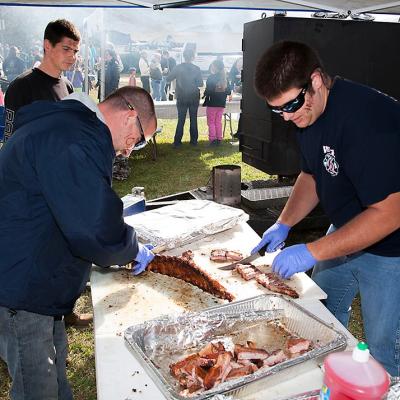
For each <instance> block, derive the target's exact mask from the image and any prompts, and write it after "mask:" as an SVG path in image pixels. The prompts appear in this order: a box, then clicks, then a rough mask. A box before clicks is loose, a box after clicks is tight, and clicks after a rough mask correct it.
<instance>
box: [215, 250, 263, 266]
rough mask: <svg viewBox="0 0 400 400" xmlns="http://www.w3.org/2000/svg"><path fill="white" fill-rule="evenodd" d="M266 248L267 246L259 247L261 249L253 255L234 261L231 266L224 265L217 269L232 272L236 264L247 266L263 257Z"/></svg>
mask: <svg viewBox="0 0 400 400" xmlns="http://www.w3.org/2000/svg"><path fill="white" fill-rule="evenodd" d="M266 248H267V245H265V246H264V247H261V249H260V250H259V251H258V252H257V253H254V254H250V255H249V256H248V257H245V258H242V259H241V260H239V261H235V262H233V263H232V264H228V265H224V266H223V267H218V269H220V270H222V271H232V270H234V269H235V268H236V265H237V264H249V263H250V262H251V261H254V260H256V259H257V258H260V257H263V256H264V254H265V249H266Z"/></svg>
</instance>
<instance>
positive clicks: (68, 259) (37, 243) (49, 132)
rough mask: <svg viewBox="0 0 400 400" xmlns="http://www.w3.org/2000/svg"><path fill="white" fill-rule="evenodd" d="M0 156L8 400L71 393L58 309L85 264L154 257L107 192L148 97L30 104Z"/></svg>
mask: <svg viewBox="0 0 400 400" xmlns="http://www.w3.org/2000/svg"><path fill="white" fill-rule="evenodd" d="M17 124H18V125H17V126H16V130H15V134H14V135H13V136H12V137H11V138H10V139H9V140H8V141H7V143H6V144H5V145H4V147H3V149H2V151H1V154H0V253H1V257H0V276H1V284H0V357H1V358H2V359H3V360H5V362H6V363H7V366H8V369H9V372H10V375H11V378H12V381H13V383H12V387H11V393H10V394H11V398H12V399H18V400H20V399H24V400H26V399H29V400H33V399H35V400H36V399H37V400H42V399H62V400H69V399H72V394H71V389H70V387H69V384H68V381H67V378H66V374H65V360H66V355H67V354H66V353H67V352H66V348H67V342H66V335H65V327H64V322H63V315H64V314H67V313H70V312H71V310H72V308H73V306H74V303H75V300H76V299H77V298H78V297H79V295H80V293H81V292H82V291H83V289H84V287H85V284H86V282H87V280H88V277H89V272H90V266H91V264H92V263H96V264H97V265H100V266H104V267H106V266H109V265H114V264H118V265H124V264H127V263H129V262H131V261H134V260H135V261H136V262H137V264H136V266H135V268H134V273H135V274H138V273H140V272H142V271H143V270H144V269H145V268H146V266H147V264H148V263H149V262H150V261H151V260H152V258H153V257H154V255H153V253H152V252H151V251H150V250H149V249H148V248H147V247H146V246H144V245H142V244H139V243H138V241H137V238H136V234H135V231H134V229H133V228H132V227H130V226H128V225H126V224H125V223H124V220H123V218H122V202H121V200H120V199H119V197H118V196H117V194H116V193H115V192H114V191H113V190H112V188H111V179H112V163H113V159H114V157H115V156H116V154H124V155H129V154H130V152H131V151H132V150H133V149H134V148H135V147H136V148H140V147H143V146H144V145H145V144H146V141H147V140H148V139H149V138H150V137H151V136H152V134H153V132H155V130H156V127H157V121H156V117H155V112H154V105H153V101H152V99H151V97H150V95H149V94H148V93H147V92H146V91H145V90H143V89H141V88H138V87H130V86H126V87H124V88H121V89H119V90H117V91H116V92H114V93H113V94H112V95H110V96H109V97H108V98H107V99H106V100H105V101H104V102H102V103H100V104H99V105H98V106H97V105H96V104H95V103H94V102H93V101H92V100H91V99H90V98H89V97H87V96H85V95H83V94H72V95H70V96H68V97H66V98H65V99H64V100H63V101H60V102H45V101H40V102H35V103H33V104H31V105H28V106H25V107H23V108H22V109H21V110H20V111H19V114H18V120H17Z"/></svg>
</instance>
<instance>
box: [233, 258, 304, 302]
mask: <svg viewBox="0 0 400 400" xmlns="http://www.w3.org/2000/svg"><path fill="white" fill-rule="evenodd" d="M236 272H238V273H239V275H240V276H241V277H242V278H243V279H244V280H246V281H249V280H251V279H255V280H256V281H257V283H259V284H260V285H261V286H264V287H265V288H267V289H268V290H270V291H271V292H274V293H279V294H285V295H287V296H290V297H292V298H294V299H297V298H298V297H299V294H298V293H297V292H296V291H295V290H294V289H292V288H291V287H290V286H288V285H287V284H286V283H285V282H283V280H282V279H281V278H280V277H279V276H278V275H277V274H275V273H273V272H268V273H262V272H261V271H260V270H259V269H258V268H257V267H256V266H254V265H253V264H237V265H236Z"/></svg>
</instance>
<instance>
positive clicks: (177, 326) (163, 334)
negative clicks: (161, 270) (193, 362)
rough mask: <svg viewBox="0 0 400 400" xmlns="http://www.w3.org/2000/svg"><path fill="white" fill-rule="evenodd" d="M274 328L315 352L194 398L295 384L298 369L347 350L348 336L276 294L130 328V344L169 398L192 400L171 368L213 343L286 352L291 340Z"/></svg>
mask: <svg viewBox="0 0 400 400" xmlns="http://www.w3.org/2000/svg"><path fill="white" fill-rule="evenodd" d="M274 324H276V325H279V326H280V327H282V326H283V327H284V329H285V331H286V332H288V333H289V334H290V335H297V336H299V337H302V338H305V339H309V340H311V341H312V343H313V348H312V349H311V350H310V351H308V352H306V353H305V354H303V355H300V356H298V357H296V358H293V359H289V360H287V361H284V362H282V363H280V364H277V365H275V366H273V367H271V368H261V369H259V370H258V371H256V372H255V373H253V374H251V375H246V376H243V377H240V378H237V379H233V380H229V381H227V382H224V383H222V384H219V385H217V386H216V387H214V388H212V389H210V390H207V391H205V392H202V393H200V394H198V395H196V396H194V397H193V398H195V399H197V400H202V399H206V398H210V397H212V396H215V395H218V394H227V395H238V394H239V393H240V394H249V393H253V392H255V391H258V390H259V389H260V387H261V388H263V389H265V388H266V387H267V386H268V385H269V384H276V382H279V381H280V377H284V379H290V377H293V376H294V374H297V373H299V372H300V371H299V370H298V368H301V371H305V370H307V369H309V368H314V367H315V360H316V359H317V358H318V359H319V358H320V357H322V356H325V355H326V354H328V353H330V352H332V351H336V350H339V349H343V348H345V347H346V345H347V340H346V337H345V335H344V334H342V333H341V332H339V331H337V330H335V329H334V328H332V327H331V326H330V325H328V324H326V323H324V322H323V321H321V320H320V319H318V318H317V317H315V316H314V315H313V314H311V313H310V312H308V311H307V310H305V309H303V308H302V307H300V306H299V305H298V304H296V303H295V302H293V301H291V300H286V299H285V298H283V297H280V296H276V295H263V296H257V297H253V298H250V299H246V300H242V301H238V302H234V303H230V304H226V305H221V306H217V307H213V308H210V309H208V310H205V311H202V312H199V313H185V314H180V315H173V316H164V317H161V318H158V319H154V320H150V321H147V322H145V323H143V324H140V325H134V326H131V327H129V328H128V329H126V331H125V340H126V341H127V343H128V344H129V345H130V347H131V349H132V351H133V353H134V354H135V356H136V358H137V359H138V360H139V362H140V363H141V364H142V365H143V367H144V368H145V369H146V370H147V372H148V373H149V375H150V377H151V378H152V379H153V380H154V382H155V383H156V384H157V386H158V387H159V389H160V390H161V391H162V393H163V394H164V396H165V397H166V398H167V399H180V400H183V399H187V398H188V397H185V396H182V395H181V394H180V391H181V388H180V386H179V383H178V381H177V380H176V379H175V378H174V377H173V376H172V375H170V370H169V365H170V364H172V363H175V362H177V361H179V360H181V359H183V358H185V357H187V356H188V355H190V354H193V353H196V352H198V351H199V350H200V349H201V348H202V347H204V346H205V345H206V344H208V343H209V342H211V341H222V342H224V343H228V344H229V343H231V344H232V343H241V344H244V343H246V341H247V340H251V341H253V342H255V343H256V344H257V347H260V348H264V349H266V350H267V351H273V350H275V349H276V348H282V346H283V343H284V341H285V340H286V339H285V338H278V337H274V335H272V336H271V335H270V333H269V332H270V329H271V326H273V325H274ZM279 340H281V342H280V343H279ZM274 347H275V348H274ZM306 365H307V367H306ZM276 378H277V379H276ZM260 385H261V386H260Z"/></svg>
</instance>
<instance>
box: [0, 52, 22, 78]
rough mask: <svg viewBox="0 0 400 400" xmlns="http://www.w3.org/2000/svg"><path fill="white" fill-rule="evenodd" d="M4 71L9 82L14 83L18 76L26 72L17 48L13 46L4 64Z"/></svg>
mask: <svg viewBox="0 0 400 400" xmlns="http://www.w3.org/2000/svg"><path fill="white" fill-rule="evenodd" d="M3 71H4V73H5V75H6V78H7V80H8V81H9V82H12V81H13V80H14V79H15V78H16V77H17V76H18V75H20V74H22V73H23V72H24V71H25V63H24V61H23V60H22V58H20V57H19V50H18V48H17V47H16V46H11V47H10V50H9V52H8V56H7V57H6V59H5V60H4V63H3Z"/></svg>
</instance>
